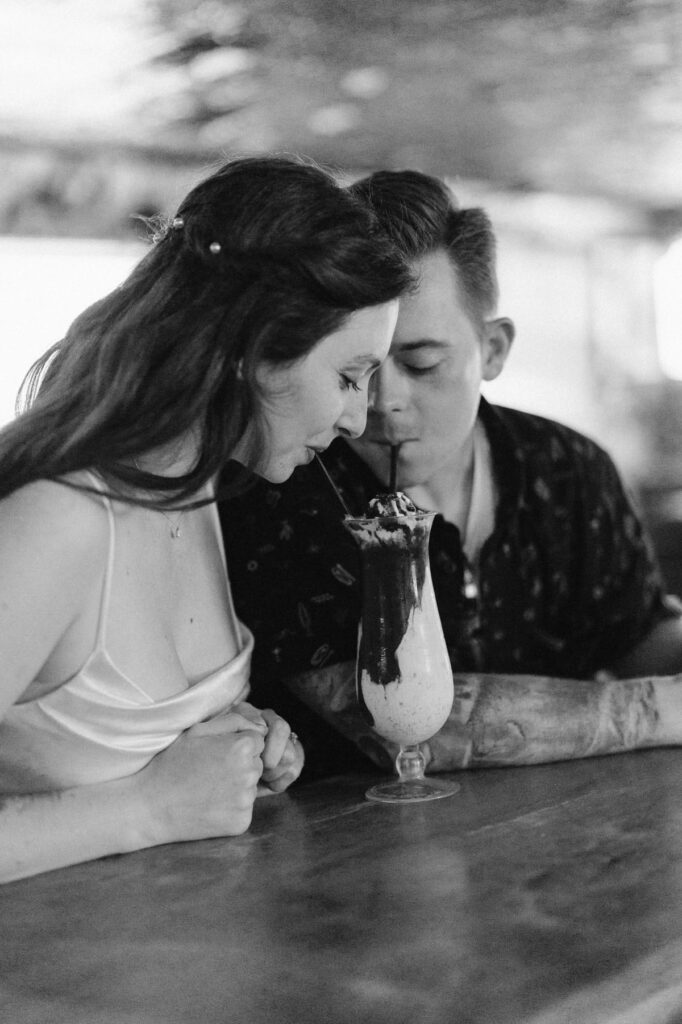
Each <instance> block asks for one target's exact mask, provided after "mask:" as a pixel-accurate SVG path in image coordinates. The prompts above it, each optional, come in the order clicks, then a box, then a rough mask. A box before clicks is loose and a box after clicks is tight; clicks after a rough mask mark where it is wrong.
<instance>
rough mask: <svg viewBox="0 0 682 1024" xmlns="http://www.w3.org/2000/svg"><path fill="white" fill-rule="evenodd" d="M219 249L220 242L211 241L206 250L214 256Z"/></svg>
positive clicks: (220, 246)
mask: <svg viewBox="0 0 682 1024" xmlns="http://www.w3.org/2000/svg"><path fill="white" fill-rule="evenodd" d="M221 249H222V245H221V244H220V242H211V244H210V245H209V247H208V251H209V252H212V253H213V255H214V256H217V255H218V253H219V252H220V250H221Z"/></svg>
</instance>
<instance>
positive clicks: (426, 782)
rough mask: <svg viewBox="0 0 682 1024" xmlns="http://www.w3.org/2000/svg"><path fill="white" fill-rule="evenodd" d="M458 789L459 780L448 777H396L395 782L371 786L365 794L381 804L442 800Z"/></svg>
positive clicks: (369, 798)
mask: <svg viewBox="0 0 682 1024" xmlns="http://www.w3.org/2000/svg"><path fill="white" fill-rule="evenodd" d="M458 789H459V783H458V782H450V781H448V780H446V779H431V778H428V779H426V778H421V779H405V780H401V779H396V780H395V782H380V783H379V784H378V785H376V786H371V787H370V788H369V789H368V790H367V792H366V793H365V796H366V797H367V799H368V800H374V801H375V802H376V803H380V804H406V803H416V802H417V801H418V800H422V801H423V800H442V799H443V797H445V796H452V794H453V793H456V792H457V791H458Z"/></svg>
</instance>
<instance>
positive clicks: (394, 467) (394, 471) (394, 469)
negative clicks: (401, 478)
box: [388, 444, 400, 494]
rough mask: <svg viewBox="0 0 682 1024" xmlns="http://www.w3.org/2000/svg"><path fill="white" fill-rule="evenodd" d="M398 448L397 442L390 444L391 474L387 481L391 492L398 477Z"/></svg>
mask: <svg viewBox="0 0 682 1024" xmlns="http://www.w3.org/2000/svg"><path fill="white" fill-rule="evenodd" d="M399 449H400V445H399V444H392V445H391V476H390V479H389V482H388V489H389V492H390V493H391V494H395V488H396V483H397V478H398V451H399Z"/></svg>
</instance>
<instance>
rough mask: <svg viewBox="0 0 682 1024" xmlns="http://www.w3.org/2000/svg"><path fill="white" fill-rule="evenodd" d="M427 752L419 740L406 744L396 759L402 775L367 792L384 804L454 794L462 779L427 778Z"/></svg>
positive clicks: (372, 798)
mask: <svg viewBox="0 0 682 1024" xmlns="http://www.w3.org/2000/svg"><path fill="white" fill-rule="evenodd" d="M425 767H426V765H425V761H424V755H423V754H422V752H421V750H420V749H419V744H418V743H411V744H406V745H405V746H402V747H401V748H400V750H399V751H398V756H397V757H396V759H395V768H396V772H397V773H398V778H397V779H396V780H395V781H393V782H381V783H379V784H378V785H376V786H371V787H370V788H369V789H368V790H367V792H366V794H365V796H366V797H367V799H368V800H374V801H376V802H377V803H383V804H402V803H408V802H409V801H411V800H441V799H442V798H443V797H445V796H452V794H453V793H456V792H457V790H458V789H459V783H457V782H450V781H449V780H448V779H434V778H432V777H431V776H429V778H428V779H427V778H426V777H425V775H424V769H425Z"/></svg>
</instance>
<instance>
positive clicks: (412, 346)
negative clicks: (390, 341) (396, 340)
mask: <svg viewBox="0 0 682 1024" xmlns="http://www.w3.org/2000/svg"><path fill="white" fill-rule="evenodd" d="M391 347H393V346H391ZM395 347H396V349H397V351H399V352H415V351H417V349H421V348H436V349H442V348H449V347H450V343H449V342H448V341H442V340H439V339H438V338H417V339H416V340H415V341H405V342H403V343H402V344H400V345H396V346H395Z"/></svg>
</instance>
